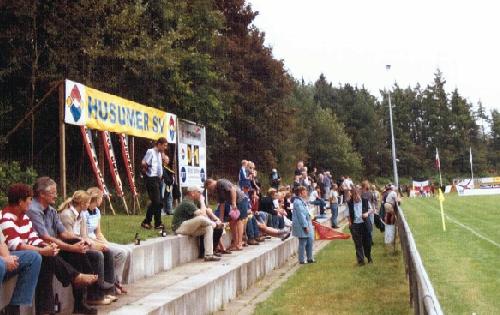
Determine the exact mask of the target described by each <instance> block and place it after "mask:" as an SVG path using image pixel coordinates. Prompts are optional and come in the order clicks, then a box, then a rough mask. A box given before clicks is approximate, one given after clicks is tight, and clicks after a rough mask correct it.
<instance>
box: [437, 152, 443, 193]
mask: <svg viewBox="0 0 500 315" xmlns="http://www.w3.org/2000/svg"><path fill="white" fill-rule="evenodd" d="M436 166H437V169H438V171H439V188H441V187H443V178H442V177H441V160H440V159H439V152H438V148H436Z"/></svg>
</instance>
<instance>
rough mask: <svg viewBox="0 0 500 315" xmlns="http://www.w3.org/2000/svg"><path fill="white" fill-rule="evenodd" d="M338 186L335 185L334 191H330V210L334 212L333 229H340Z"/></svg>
mask: <svg viewBox="0 0 500 315" xmlns="http://www.w3.org/2000/svg"><path fill="white" fill-rule="evenodd" d="M337 189H338V186H337V184H333V187H332V190H331V191H330V196H329V199H330V209H331V210H332V228H334V229H338V228H339V226H338V225H337V218H338V216H339V203H338V202H339V200H338V197H339V193H338V192H337Z"/></svg>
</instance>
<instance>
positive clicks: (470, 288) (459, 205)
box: [402, 195, 500, 314]
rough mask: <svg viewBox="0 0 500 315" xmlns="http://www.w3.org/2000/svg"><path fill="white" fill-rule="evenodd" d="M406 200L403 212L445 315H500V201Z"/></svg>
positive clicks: (492, 198)
mask: <svg viewBox="0 0 500 315" xmlns="http://www.w3.org/2000/svg"><path fill="white" fill-rule="evenodd" d="M445 198H446V200H445V202H444V212H445V214H446V215H447V218H446V228H447V230H446V232H443V230H442V224H441V217H440V210H439V202H438V200H437V198H416V199H405V200H404V201H403V205H402V206H403V209H404V213H405V215H406V218H407V221H408V223H409V224H410V228H411V230H412V233H413V235H414V238H415V241H416V243H417V248H418V250H419V252H420V254H421V256H422V260H423V262H424V265H425V268H426V269H427V272H428V274H429V277H430V279H431V282H432V283H433V285H434V289H435V291H436V294H437V296H438V299H439V301H440V303H441V306H442V308H443V311H444V312H445V313H446V314H473V313H476V314H500V225H499V223H500V196H474V197H458V196H448V195H447V196H445Z"/></svg>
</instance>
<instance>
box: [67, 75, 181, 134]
mask: <svg viewBox="0 0 500 315" xmlns="http://www.w3.org/2000/svg"><path fill="white" fill-rule="evenodd" d="M65 83H66V87H65V91H66V95H65V100H66V104H65V115H64V121H65V122H66V123H67V124H72V125H80V126H86V127H87V128H90V129H97V130H103V131H110V132H116V133H124V134H127V135H130V136H135V137H142V138H149V139H154V140H156V139H158V138H160V137H165V138H166V139H167V140H168V142H169V143H175V142H176V138H177V117H176V116H175V115H174V114H170V113H167V112H164V111H161V110H159V109H157V108H153V107H148V106H144V105H141V104H139V103H136V102H132V101H129V100H126V99H124V98H121V97H118V96H116V95H112V94H108V93H104V92H101V91H99V90H96V89H92V88H89V87H87V86H85V85H83V84H80V83H77V82H74V81H71V80H66V82H65Z"/></svg>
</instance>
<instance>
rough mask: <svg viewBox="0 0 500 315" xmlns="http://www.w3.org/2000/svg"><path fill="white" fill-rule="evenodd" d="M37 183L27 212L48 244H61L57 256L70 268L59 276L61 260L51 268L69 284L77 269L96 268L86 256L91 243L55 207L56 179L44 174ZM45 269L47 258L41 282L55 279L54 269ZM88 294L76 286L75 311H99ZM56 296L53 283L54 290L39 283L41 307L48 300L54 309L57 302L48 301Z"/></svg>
mask: <svg viewBox="0 0 500 315" xmlns="http://www.w3.org/2000/svg"><path fill="white" fill-rule="evenodd" d="M33 187H34V188H33V190H34V192H33V193H34V197H33V202H32V203H31V205H30V207H29V210H28V211H27V212H26V214H27V216H28V217H29V218H30V220H31V222H33V229H34V230H35V232H37V234H38V236H39V237H40V238H41V239H42V240H43V241H44V242H45V243H46V244H55V245H57V248H58V249H60V252H59V255H58V256H57V257H58V258H59V257H61V258H62V259H63V260H64V262H65V263H67V264H65V265H64V267H63V268H64V269H66V270H65V276H64V277H58V276H57V272H58V271H59V270H60V268H61V267H60V266H59V265H58V263H59V262H58V261H56V262H55V263H52V267H51V268H53V269H52V270H54V271H50V272H55V273H56V277H58V279H59V280H60V281H61V282H62V283H63V285H65V284H66V286H67V285H68V284H69V281H68V277H73V276H75V272H76V273H77V274H78V273H80V274H92V273H93V272H94V270H93V268H92V266H91V263H90V261H89V259H88V257H86V256H85V253H86V252H87V250H88V249H89V246H88V244H87V243H86V242H85V241H84V240H82V239H81V238H79V237H77V236H76V235H75V234H73V232H70V231H66V228H65V227H64V225H63V224H62V222H61V220H60V219H59V216H58V215H57V211H56V209H54V207H53V205H54V204H55V201H56V197H57V185H56V182H55V181H54V180H52V179H51V178H49V177H40V178H38V179H37V180H36V182H35V185H34V186H33ZM42 256H43V255H42ZM68 266H70V267H71V268H69V267H68ZM43 270H44V262H42V271H40V279H39V283H40V282H42V283H46V282H47V283H49V282H50V283H51V281H52V273H51V274H50V275H48V274H47V272H49V271H47V272H43ZM46 274H47V275H46ZM42 275H45V277H44V278H43V281H42V280H41V277H42ZM93 277H95V276H93ZM49 279H50V280H49ZM61 279H62V280H61ZM96 280H97V277H96ZM94 282H95V281H94ZM85 295H86V288H84V287H81V286H73V296H74V301H75V303H74V308H73V311H74V312H75V313H84V314H97V309H95V308H90V307H89V306H88V304H87V303H86V302H85ZM53 299H54V297H53V294H52V287H50V290H47V289H46V288H45V289H40V286H38V287H37V297H36V301H37V307H39V302H38V301H45V302H44V305H43V307H45V306H47V307H52V310H51V311H50V312H52V311H53V303H52V306H48V305H47V304H45V303H47V302H48V301H53Z"/></svg>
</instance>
